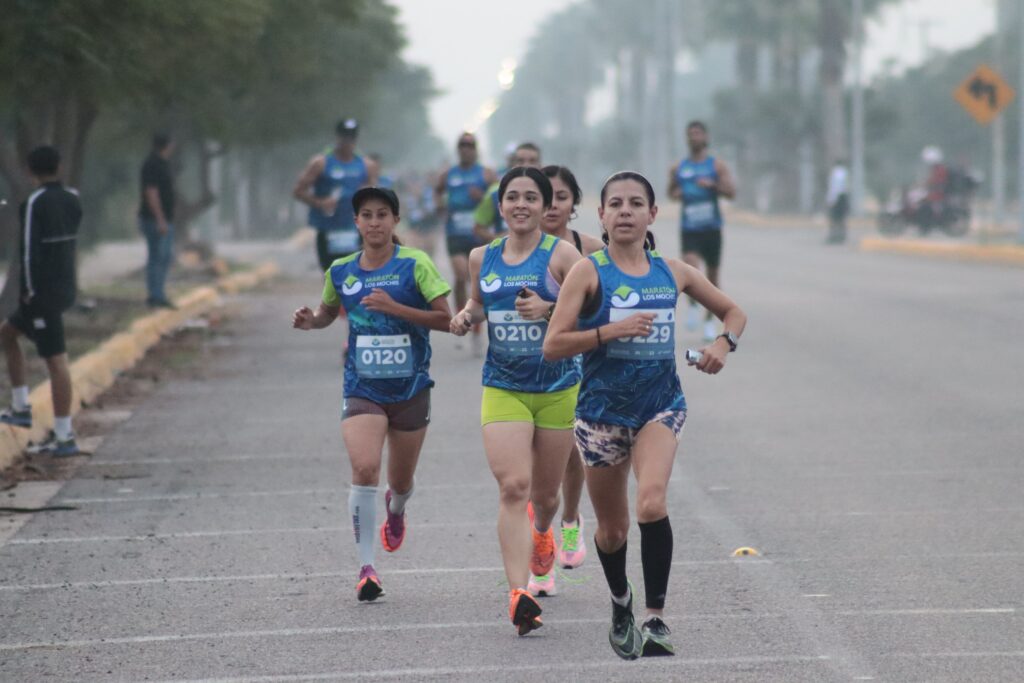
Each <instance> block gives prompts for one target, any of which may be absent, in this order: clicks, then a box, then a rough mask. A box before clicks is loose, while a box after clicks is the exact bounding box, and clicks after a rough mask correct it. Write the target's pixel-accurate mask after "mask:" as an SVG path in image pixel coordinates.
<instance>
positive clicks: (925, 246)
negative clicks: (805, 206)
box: [860, 237, 1024, 266]
mask: <svg viewBox="0 0 1024 683" xmlns="http://www.w3.org/2000/svg"><path fill="white" fill-rule="evenodd" d="M860 248H861V250H862V251H888V252H894V253H898V254H913V255H917V256H932V257H937V258H948V259H960V260H964V261H981V262H984V263H1000V264H1004V265H1014V266H1024V247H1020V246H1016V245H1012V244H960V243H957V242H921V241H918V240H908V239H886V238H882V237H865V238H864V239H862V240H861V241H860Z"/></svg>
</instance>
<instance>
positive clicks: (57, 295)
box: [0, 146, 82, 457]
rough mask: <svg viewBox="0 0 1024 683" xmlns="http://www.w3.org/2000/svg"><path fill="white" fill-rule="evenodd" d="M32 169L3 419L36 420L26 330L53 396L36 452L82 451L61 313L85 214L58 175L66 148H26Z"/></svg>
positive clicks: (69, 297)
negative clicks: (50, 421) (23, 341)
mask: <svg viewBox="0 0 1024 683" xmlns="http://www.w3.org/2000/svg"><path fill="white" fill-rule="evenodd" d="M28 168H29V172H30V173H31V175H32V179H33V180H34V181H35V183H36V186H37V189H36V190H35V191H34V192H33V193H32V194H31V195H30V196H29V198H28V199H27V200H26V201H25V202H24V203H22V205H21V207H20V218H21V236H20V240H19V247H20V250H19V254H20V256H21V283H20V284H21V287H20V297H19V306H18V310H17V311H15V312H14V314H13V315H11V317H10V318H8V319H7V320H6V321H4V322H3V323H0V346H2V347H3V350H4V355H5V356H6V359H7V372H8V374H9V375H10V378H11V394H12V403H11V407H10V408H8V409H7V410H4V411H3V412H0V422H3V423H6V424H11V425H15V426H18V427H31V426H32V407H31V406H30V405H29V403H28V384H27V380H26V375H25V356H24V354H23V353H22V351H21V345H20V344H19V343H18V337H19V336H20V335H24V336H26V337H28V338H29V339H31V340H32V341H33V342H35V345H36V349H38V351H39V355H40V356H42V358H43V359H44V360H45V361H46V369H47V371H48V372H49V374H50V391H51V396H52V398H53V414H54V425H53V430H52V431H51V432H50V433H49V435H48V436H47V438H46V439H45V440H44V441H43V442H42V443H41V444H37V445H36V446H34V447H32V448H30V452H36V453H51V454H53V455H55V456H58V457H61V456H68V455H77V454H78V452H79V451H78V445H77V444H76V443H75V436H74V432H73V431H72V429H71V374H70V372H69V370H68V355H67V351H66V348H65V345H64V321H63V318H62V314H63V313H64V311H66V310H67V309H69V308H70V307H71V305H72V304H74V302H75V294H76V292H77V290H78V283H77V280H76V277H75V241H76V239H77V235H78V225H79V223H81V221H82V206H81V204H79V202H78V194H77V193H76V192H75V191H73V190H68V189H66V188H65V187H64V185H63V184H62V183H61V182H60V178H59V173H60V154H59V153H58V152H57V150H56V149H54V148H53V147H45V146H44V147H37V148H36V149H34V150H32V151H31V152H30V153H29V155H28Z"/></svg>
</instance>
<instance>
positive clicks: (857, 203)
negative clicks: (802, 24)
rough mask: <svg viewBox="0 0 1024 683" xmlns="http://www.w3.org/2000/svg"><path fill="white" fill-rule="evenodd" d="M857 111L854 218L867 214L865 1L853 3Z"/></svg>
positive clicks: (853, 159) (853, 139)
mask: <svg viewBox="0 0 1024 683" xmlns="http://www.w3.org/2000/svg"><path fill="white" fill-rule="evenodd" d="M851 26H852V28H853V111H852V112H851V116H850V118H851V119H852V121H851V124H852V125H851V127H852V130H851V133H850V143H851V147H852V152H853V153H852V154H851V155H850V156H851V159H850V161H851V169H850V170H851V173H850V175H851V178H850V180H851V187H850V199H851V200H852V201H851V202H850V203H851V205H852V206H851V208H852V209H853V215H854V216H862V215H863V214H864V85H863V83H861V71H862V57H863V53H864V31H863V28H864V0H853V22H852V24H851Z"/></svg>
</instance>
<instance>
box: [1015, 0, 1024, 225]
mask: <svg viewBox="0 0 1024 683" xmlns="http://www.w3.org/2000/svg"><path fill="white" fill-rule="evenodd" d="M1017 26H1018V31H1020V32H1019V33H1018V34H1017V35H1018V36H1024V7H1021V6H1020V3H1017ZM1017 51H1018V52H1019V58H1020V74H1019V76H1018V78H1019V79H1020V83H1019V87H1018V90H1017V101H1018V102H1019V103H1020V104H1019V105H1018V106H1019V107H1020V110H1019V112H1020V113H1019V114H1018V116H1017V118H1018V121H1019V125H1020V133H1019V135H1018V137H1017V202H1018V207H1017V212H1018V216H1017V241H1018V242H1020V243H1021V244H1024V41H1021V40H1020V38H1018V39H1017Z"/></svg>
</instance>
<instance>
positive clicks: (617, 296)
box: [612, 285, 640, 308]
mask: <svg viewBox="0 0 1024 683" xmlns="http://www.w3.org/2000/svg"><path fill="white" fill-rule="evenodd" d="M638 303H640V295H639V294H637V293H636V291H634V290H633V288H632V287H627V286H626V285H622V286H621V287H619V288H618V289H616V290H615V291H614V292H612V306H614V307H615V308H633V306H636V305H637V304H638Z"/></svg>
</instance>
